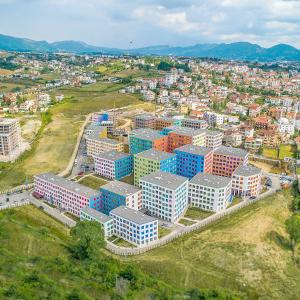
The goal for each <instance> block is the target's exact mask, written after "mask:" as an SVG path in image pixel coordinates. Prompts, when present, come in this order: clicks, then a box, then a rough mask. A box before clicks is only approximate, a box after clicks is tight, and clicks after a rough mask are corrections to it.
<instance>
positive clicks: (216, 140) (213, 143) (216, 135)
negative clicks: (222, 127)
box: [205, 130, 224, 149]
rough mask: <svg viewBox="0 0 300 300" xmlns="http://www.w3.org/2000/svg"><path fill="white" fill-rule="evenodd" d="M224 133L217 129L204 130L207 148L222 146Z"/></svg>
mask: <svg viewBox="0 0 300 300" xmlns="http://www.w3.org/2000/svg"><path fill="white" fill-rule="evenodd" d="M223 137H224V134H223V132H221V131H217V130H206V134H205V146H206V147H208V148H213V149H216V148H218V147H220V146H222V140H223Z"/></svg>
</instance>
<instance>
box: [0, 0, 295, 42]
mask: <svg viewBox="0 0 300 300" xmlns="http://www.w3.org/2000/svg"><path fill="white" fill-rule="evenodd" d="M0 33H2V34H7V35H12V36H17V37H26V38H30V39H34V40H47V41H50V42H51V41H61V40H78V41H84V42H86V43H89V44H92V45H96V46H106V47H118V48H131V47H132V48H136V47H144V46H150V45H173V46H186V45H193V44H197V43H199V44H201V43H223V42H224V43H230V42H237V41H247V42H252V43H257V44H259V45H261V46H265V47H269V46H272V45H275V44H278V43H288V44H291V45H293V46H295V47H297V48H300V0H247V1H246V0H166V1H162V0H0ZM130 41H132V43H131V42H130Z"/></svg>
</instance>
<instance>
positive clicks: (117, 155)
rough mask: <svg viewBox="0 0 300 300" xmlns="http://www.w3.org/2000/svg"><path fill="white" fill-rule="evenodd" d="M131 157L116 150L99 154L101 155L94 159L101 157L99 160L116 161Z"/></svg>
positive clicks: (96, 155)
mask: <svg viewBox="0 0 300 300" xmlns="http://www.w3.org/2000/svg"><path fill="white" fill-rule="evenodd" d="M129 156H131V154H128V153H124V152H119V151H116V150H112V151H107V152H103V153H99V154H95V155H94V157H99V158H103V159H107V160H112V161H116V160H119V159H122V158H126V157H129Z"/></svg>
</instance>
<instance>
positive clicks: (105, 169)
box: [94, 150, 133, 180]
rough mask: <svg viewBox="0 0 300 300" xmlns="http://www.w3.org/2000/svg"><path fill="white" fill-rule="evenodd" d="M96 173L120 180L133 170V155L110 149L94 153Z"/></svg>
mask: <svg viewBox="0 0 300 300" xmlns="http://www.w3.org/2000/svg"><path fill="white" fill-rule="evenodd" d="M94 163H95V173H96V174H98V175H100V176H103V177H105V178H109V179H113V180H120V179H121V178H123V177H126V176H129V175H130V174H131V173H132V172H133V157H132V155H130V154H128V153H123V152H118V151H115V150H113V151H108V152H104V153H100V154H96V155H94Z"/></svg>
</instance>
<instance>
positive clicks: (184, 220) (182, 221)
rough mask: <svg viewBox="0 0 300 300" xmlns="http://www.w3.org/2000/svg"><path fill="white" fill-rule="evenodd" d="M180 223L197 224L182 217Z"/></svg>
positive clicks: (185, 224)
mask: <svg viewBox="0 0 300 300" xmlns="http://www.w3.org/2000/svg"><path fill="white" fill-rule="evenodd" d="M178 223H180V224H182V225H184V226H191V225H193V224H195V223H196V222H193V221H190V220H187V219H180V221H179V222H178Z"/></svg>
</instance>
